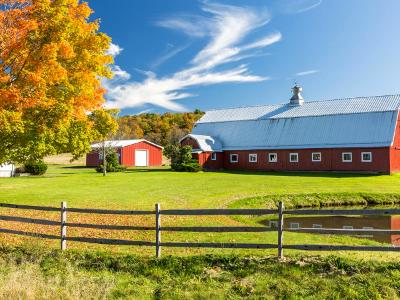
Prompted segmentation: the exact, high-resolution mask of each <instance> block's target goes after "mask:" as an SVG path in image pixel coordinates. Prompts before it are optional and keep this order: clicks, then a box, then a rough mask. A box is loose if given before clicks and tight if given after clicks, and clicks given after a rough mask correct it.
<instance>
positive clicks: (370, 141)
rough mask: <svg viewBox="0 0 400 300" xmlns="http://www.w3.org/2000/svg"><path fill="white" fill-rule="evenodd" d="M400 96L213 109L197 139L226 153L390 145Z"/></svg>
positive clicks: (198, 125) (197, 128)
mask: <svg viewBox="0 0 400 300" xmlns="http://www.w3.org/2000/svg"><path fill="white" fill-rule="evenodd" d="M399 105H400V95H392V96H378V97H359V98H349V99H338V100H328V101H316V102H305V103H304V104H303V105H301V106H290V105H288V104H280V105H264V106H257V107H243V108H235V109H224V110H214V111H209V112H206V114H205V115H204V116H203V118H201V119H200V120H199V122H197V123H196V126H195V128H194V129H193V134H195V135H206V136H210V137H212V138H214V139H217V140H219V141H220V142H221V144H222V149H223V150H245V149H304V148H334V147H335V148H337V147H387V146H390V145H391V144H392V141H393V137H394V132H395V127H396V122H397V115H398V109H399Z"/></svg>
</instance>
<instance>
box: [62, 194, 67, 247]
mask: <svg viewBox="0 0 400 300" xmlns="http://www.w3.org/2000/svg"><path fill="white" fill-rule="evenodd" d="M66 208H67V202H65V201H63V202H61V250H62V251H64V250H66V249H67V240H66V239H65V238H66V237H67V226H66V225H65V224H66V223H67V210H66Z"/></svg>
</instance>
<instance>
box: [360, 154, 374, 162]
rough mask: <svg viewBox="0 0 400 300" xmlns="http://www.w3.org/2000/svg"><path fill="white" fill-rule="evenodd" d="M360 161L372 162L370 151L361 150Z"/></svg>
mask: <svg viewBox="0 0 400 300" xmlns="http://www.w3.org/2000/svg"><path fill="white" fill-rule="evenodd" d="M361 161H362V162H372V153H371V152H361Z"/></svg>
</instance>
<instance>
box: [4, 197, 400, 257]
mask: <svg viewBox="0 0 400 300" xmlns="http://www.w3.org/2000/svg"><path fill="white" fill-rule="evenodd" d="M0 207H5V208H14V209H22V210H38V211H45V212H59V213H60V221H50V220H46V219H32V218H25V217H15V216H6V215H0V220H3V221H13V222H22V223H31V224H39V225H47V226H60V235H50V234H42V233H34V232H26V231H20V230H12V229H6V228H0V233H7V234H15V235H23V236H29V237H37V238H44V239H53V240H60V244H61V250H66V249H67V241H74V242H83V243H95V244H108V245H131V246H149V247H155V251H156V256H157V257H161V247H189V248H191V247H198V248H241V249H277V251H278V257H279V258H283V250H284V249H294V250H314V251H400V247H395V246H351V245H315V244H302V245H297V244H296V245H288V244H284V239H283V238H284V231H289V232H303V233H327V234H376V233H379V234H400V230H391V229H333V228H284V226H283V225H284V215H326V216H335V215H341V216H343V215H354V216H355V215H357V216H360V215H400V209H334V210H332V209H301V210H285V209H284V205H283V203H282V202H280V203H279V207H278V209H166V210H161V208H160V204H156V205H155V210H106V209H89V208H68V207H67V203H66V202H61V206H60V207H48V206H32V205H16V204H8V203H0ZM68 212H71V213H85V214H106V215H154V216H155V226H148V227H145V226H127V225H105V224H86V223H72V222H68V221H67V213H68ZM162 215H166V216H216V215H223V216H232V215H250V216H255V215H258V216H260V215H278V226H277V227H276V228H270V227H265V226H256V227H255V226H240V227H238V226H236V227H225V226H216V227H209V226H196V227H193V226H191V227H188V226H161V217H162ZM68 227H78V228H92V229H106V230H146V231H154V232H155V239H154V242H151V241H135V240H121V239H105V238H91V237H70V236H68V235H67V228H68ZM163 231H170V232H171V231H175V232H177V231H180V232H270V231H275V232H277V243H276V244H265V243H217V242H204V243H203V242H163V241H162V240H161V233H162V232H163Z"/></svg>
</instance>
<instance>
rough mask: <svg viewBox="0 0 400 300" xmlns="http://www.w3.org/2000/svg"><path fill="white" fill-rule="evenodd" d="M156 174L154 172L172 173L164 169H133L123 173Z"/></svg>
mask: <svg viewBox="0 0 400 300" xmlns="http://www.w3.org/2000/svg"><path fill="white" fill-rule="evenodd" d="M150 172H152V173H156V172H163V173H166V172H170V173H174V171H172V170H171V169H169V168H165V169H154V168H133V169H127V170H126V171H125V173H150Z"/></svg>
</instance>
